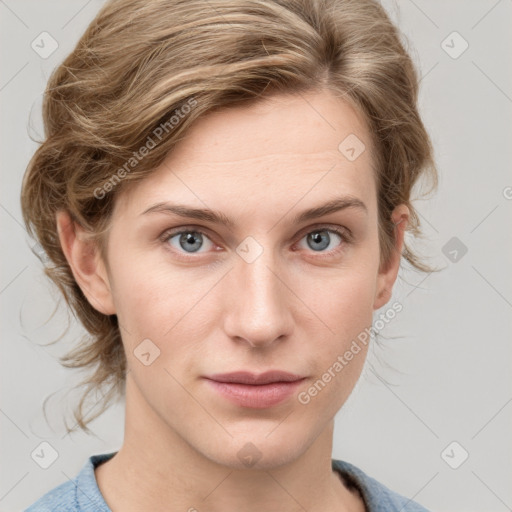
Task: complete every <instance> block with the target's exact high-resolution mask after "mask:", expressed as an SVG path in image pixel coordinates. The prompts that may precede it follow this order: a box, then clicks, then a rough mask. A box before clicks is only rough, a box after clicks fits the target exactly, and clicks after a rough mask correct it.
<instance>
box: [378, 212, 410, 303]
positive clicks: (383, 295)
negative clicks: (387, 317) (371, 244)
mask: <svg viewBox="0 0 512 512" xmlns="http://www.w3.org/2000/svg"><path fill="white" fill-rule="evenodd" d="M391 218H392V220H393V224H394V225H395V247H394V250H393V254H392V255H391V257H390V260H389V262H388V264H387V265H386V267H385V268H384V269H380V270H379V274H378V276H377V287H376V293H375V300H374V304H373V309H380V308H381V307H382V306H384V305H385V304H387V303H388V302H389V300H390V299H391V295H392V292H393V286H394V284H395V281H396V278H397V276H398V270H399V269H400V259H401V255H402V247H403V243H404V235H405V230H406V228H407V222H408V220H409V208H407V206H406V205H404V204H401V205H398V206H397V207H396V208H395V209H394V210H393V213H392V215H391Z"/></svg>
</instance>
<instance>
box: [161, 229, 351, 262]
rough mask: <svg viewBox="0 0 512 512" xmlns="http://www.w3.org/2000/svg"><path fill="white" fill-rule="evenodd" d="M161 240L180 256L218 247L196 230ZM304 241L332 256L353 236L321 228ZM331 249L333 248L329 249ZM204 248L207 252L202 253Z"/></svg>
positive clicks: (310, 233) (167, 235)
mask: <svg viewBox="0 0 512 512" xmlns="http://www.w3.org/2000/svg"><path fill="white" fill-rule="evenodd" d="M333 234H334V237H333V236H332V235H333ZM333 239H334V240H333ZM161 240H162V242H163V243H164V244H167V245H170V246H171V247H172V248H173V250H174V251H176V252H177V253H178V254H180V253H181V254H184V253H185V254H194V253H198V254H201V253H205V252H208V251H209V250H211V249H212V248H214V247H216V245H215V244H214V243H213V242H212V241H211V240H210V238H209V237H208V236H207V235H206V233H205V232H204V231H202V230H200V229H195V228H188V229H187V228H180V229H179V230H174V231H173V230H171V231H167V232H165V233H164V234H163V235H162V237H161ZM303 240H306V243H307V247H306V249H308V248H309V249H310V250H311V251H312V252H314V253H319V256H323V255H326V256H330V255H334V254H337V253H338V252H339V251H341V250H343V248H344V247H345V245H346V244H348V243H350V241H351V234H350V233H349V232H348V230H345V229H340V228H337V227H329V228H327V227H320V228H317V229H314V230H310V231H309V232H307V233H306V235H305V236H303V237H302V238H301V239H300V242H302V241H303ZM205 246H206V247H205ZM329 247H331V248H330V249H329ZM203 248H205V249H206V250H205V251H200V250H201V249H203ZM326 249H328V250H326ZM185 257H187V256H185Z"/></svg>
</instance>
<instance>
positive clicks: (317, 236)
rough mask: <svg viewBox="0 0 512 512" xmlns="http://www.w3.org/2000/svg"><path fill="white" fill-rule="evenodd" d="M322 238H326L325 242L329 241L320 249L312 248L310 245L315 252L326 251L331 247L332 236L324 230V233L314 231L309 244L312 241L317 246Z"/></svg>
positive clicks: (309, 238) (310, 235)
mask: <svg viewBox="0 0 512 512" xmlns="http://www.w3.org/2000/svg"><path fill="white" fill-rule="evenodd" d="M322 236H323V238H324V241H325V240H326V239H327V242H326V243H323V244H321V247H320V248H318V247H311V245H310V247H311V248H312V249H313V250H322V249H325V248H326V247H329V241H330V236H329V234H328V232H327V231H325V230H323V231H313V232H312V233H310V234H309V235H308V244H309V242H310V241H313V243H315V244H316V243H319V242H321V239H322Z"/></svg>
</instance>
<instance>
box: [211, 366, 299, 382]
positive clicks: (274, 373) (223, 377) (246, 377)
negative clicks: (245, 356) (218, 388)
mask: <svg viewBox="0 0 512 512" xmlns="http://www.w3.org/2000/svg"><path fill="white" fill-rule="evenodd" d="M205 378H207V379H209V380H214V381H216V382H226V383H235V384H252V385H260V384H270V383H274V382H295V381H298V380H301V379H303V378H304V377H303V376H302V375H296V374H294V373H289V372H285V371H282V370H269V371H267V372H264V373H260V374H256V373H251V372H246V371H239V372H230V373H216V374H214V375H208V376H206V377H205Z"/></svg>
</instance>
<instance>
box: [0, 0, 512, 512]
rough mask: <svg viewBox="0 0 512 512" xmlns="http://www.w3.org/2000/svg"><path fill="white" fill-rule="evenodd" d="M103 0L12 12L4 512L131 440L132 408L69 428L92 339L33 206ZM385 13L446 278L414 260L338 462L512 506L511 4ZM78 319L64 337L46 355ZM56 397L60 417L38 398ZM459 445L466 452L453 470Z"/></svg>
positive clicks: (4, 206)
mask: <svg viewBox="0 0 512 512" xmlns="http://www.w3.org/2000/svg"><path fill="white" fill-rule="evenodd" d="M102 3H103V2H102V1H99V0H89V1H88V2H87V1H83V0H81V1H78V0H68V1H66V2H63V1H61V2H57V1H49V0H33V1H28V0H25V1H18V2H15V1H14V0H3V1H2V0H0V16H1V18H0V27H1V32H0V34H1V35H0V37H1V45H0V52H1V57H2V61H1V68H0V70H1V71H0V72H1V76H0V106H1V112H2V123H1V136H0V141H1V163H2V167H1V185H2V186H1V191H0V222H1V237H2V240H1V248H2V265H1V273H0V300H1V322H2V324H1V325H2V330H1V333H2V336H1V343H2V348H1V353H2V358H1V369H0V379H1V384H0V385H1V388H0V389H1V392H2V393H1V408H0V428H1V433H2V435H1V442H0V443H1V444H0V450H1V453H0V460H1V461H2V464H1V467H0V475H1V477H0V510H1V511H4V512H6V511H18V510H22V509H24V508H25V507H27V506H28V505H29V504H31V503H32V502H33V501H35V500H36V499H37V498H39V497H40V496H41V495H42V494H43V493H45V492H47V491H48V490H50V489H51V488H53V487H55V486H56V485H58V484H60V483H62V482H64V481H67V479H68V478H73V477H74V476H75V475H76V474H77V472H78V471H79V470H80V469H81V467H82V466H83V464H84V462H85V460H86V459H87V458H88V457H89V456H90V455H92V454H96V453H104V452H109V451H114V450H117V449H119V447H120V445H121V443H122V438H123V412H124V410H123V406H122V404H118V405H116V406H115V407H113V408H112V409H111V410H109V411H108V412H107V413H105V414H104V415H103V416H102V417H100V418H99V419H97V420H96V421H95V422H94V423H93V424H92V426H91V428H93V430H94V432H95V433H96V437H94V436H90V437H89V436H86V435H85V434H81V433H80V432H77V433H76V434H73V435H71V436H69V435H65V430H64V427H63V424H62V420H61V416H62V415H63V414H67V417H68V418H69V420H68V422H70V423H71V416H70V407H71V406H72V405H73V403H74V401H75V400H77V398H78V395H77V394H76V393H74V394H73V393H68V390H69V389H70V388H71V386H72V385H73V384H76V383H78V381H79V380H80V379H81V378H82V377H83V374H78V375H77V374H76V373H74V372H73V371H71V370H66V369H63V368H61V367H60V365H59V363H58V361H57V357H58V355H60V354H62V353H63V352H64V351H65V349H66V348H69V347H70V346H71V344H72V343H73V341H74V340H76V338H77V336H78V335H79V334H80V333H81V329H80V327H79V326H78V325H76V323H75V322H74V320H73V319H72V318H69V315H68V314H67V313H66V311H65V308H64V307H60V308H59V309H58V310H57V312H56V313H55V315H54V316H53V317H52V318H51V320H48V318H49V316H50V315H51V313H52V311H53V310H54V308H55V305H56V304H58V302H59V301H60V298H59V295H58V293H57V291H56V290H54V289H53V288H51V287H50V285H49V284H48V283H47V281H46V278H45V276H44V275H43V273H42V270H41V268H42V267H41V263H40V262H39V260H38V259H37V258H36V257H35V256H34V255H33V254H32V252H31V251H30V246H32V245H33V243H34V242H33V241H31V240H30V239H29V237H28V235H27V234H26V232H25V230H24V228H23V226H22V222H21V212H20V205H19V191H20V185H21V180H22V175H23V172H24V170H25V167H26V165H27V163H28V161H29V158H30V156H31V155H32V153H33V152H34V150H35V149H36V147H37V146H36V144H35V143H34V142H32V141H31V140H30V137H29V133H31V134H32V135H33V136H35V137H41V136H42V127H41V119H40V108H41V94H42V92H43V90H44V87H45V83H46V80H47V78H48V76H49V74H50V72H51V70H52V69H53V68H54V67H55V66H56V65H57V64H58V63H60V62H61V61H62V60H63V58H64V57H65V56H66V55H67V53H68V52H69V51H71V49H72V47H73V46H74V44H75V43H76V41H77V40H78V38H79V36H80V35H81V33H82V32H83V30H84V29H85V28H86V26H87V25H88V23H89V22H90V20H91V19H92V18H93V16H94V15H95V14H96V12H97V11H98V9H99V8H100V6H101V5H102ZM384 5H385V7H386V8H387V9H388V12H389V13H390V14H391V16H392V18H393V19H394V20H395V21H396V22H397V23H398V25H399V27H400V29H401V30H402V32H403V33H404V35H405V37H406V38H407V42H408V43H407V44H408V47H409V50H410V51H411V53H412V55H413V57H414V60H415V62H416V63H417V65H418V67H419V69H420V72H421V75H422V77H423V78H422V81H421V96H420V105H421V112H422V115H423V118H424V121H425V124H426V126H427V129H428V130H429V132H430V133H431V136H432V139H433V143H434V146H435V151H436V160H437V163H438V167H439V172H440V175H441V176H440V177H441V181H440V187H439V191H438V193H437V195H435V196H434V197H433V198H432V199H429V200H427V201H420V202H418V203H417V205H418V208H419V211H420V213H421V216H422V223H423V226H424V229H425V235H426V236H425V239H424V240H423V241H422V242H421V243H417V244H416V247H417V248H419V249H420V250H422V251H424V253H425V254H427V255H430V257H431V263H433V264H435V265H438V266H441V267H443V268H444V270H443V271H442V272H440V273H437V274H428V275H423V274H419V273H417V272H412V271H410V270H409V269H408V267H406V266H404V268H403V271H402V272H401V275H400V277H399V281H398V283H397V285H396V287H395V290H394V297H393V299H392V300H391V301H390V303H389V304H391V303H392V302H393V301H394V300H399V301H400V302H401V303H402V304H403V305H404V309H403V311H402V312H401V313H400V314H398V315H397V316H396V318H395V319H394V320H393V321H392V322H390V324H389V325H388V326H387V327H386V328H385V329H384V330H383V331H382V335H383V336H382V338H383V339H382V348H379V347H378V346H376V348H375V351H374V353H372V354H371V356H370V361H369V363H372V366H370V364H368V365H367V366H366V367H365V372H364V376H363V377H362V379H361V380H360V382H359V384H358V386H357V388H356V391H355V392H354V394H353V395H352V397H351V399H350V400H349V402H348V403H347V405H346V407H344V408H343V409H342V410H341V411H340V413H339V414H338V416H337V419H336V430H335V438H334V448H333V456H334V457H335V458H342V459H345V460H348V461H350V462H352V463H354V464H356V465H358V466H359V467H361V468H362V469H363V470H365V471H366V472H368V473H369V474H370V475H372V476H374V477H375V478H377V479H378V480H380V481H381V482H383V483H384V484H386V485H388V486H389V487H391V488H392V489H394V490H396V491H397V492H400V493H401V494H404V495H405V496H408V497H410V498H414V499H415V500H417V501H419V502H421V503H422V504H423V505H424V506H426V507H427V508H430V509H432V510H437V511H450V512H456V511H464V512H469V511H486V512H489V511H497V512H499V511H505V510H512V486H511V485H510V482H512V465H511V460H512V436H511V435H510V425H511V419H512V404H511V402H512V386H511V383H512V372H511V365H512V357H511V356H512V354H511V353H512V344H511V343H510V341H511V333H512V325H511V320H510V319H511V307H512V280H511V271H510V262H511V261H512V241H511V238H512V237H511V235H510V233H511V227H512V226H511V224H512V222H511V220H512V217H511V211H512V199H510V198H511V197H512V188H507V187H512V174H511V172H510V162H511V160H512V159H511V156H512V150H511V147H512V138H511V131H512V129H511V122H510V121H511V110H512V68H511V66H510V56H511V54H512V52H511V46H512V39H511V38H510V29H511V27H512V23H511V17H512V1H511V0H499V1H496V0H485V1H484V0H482V1H467V0H457V1H450V2H443V1H430V2H429V1H426V0H415V1H412V0H403V1H400V2H396V1H386V2H384ZM43 31H47V32H49V33H50V34H51V35H52V37H53V38H54V39H55V40H56V41H57V42H58V45H59V46H58V49H57V50H56V51H55V52H54V53H53V54H52V55H51V56H49V57H48V58H46V59H45V58H42V57H41V56H40V55H38V54H37V53H36V52H35V51H34V50H33V49H32V48H31V42H32V41H33V40H34V39H36V37H38V36H39V34H40V33H41V32H43ZM454 31H456V32H458V33H459V34H460V35H461V36H462V38H464V40H465V41H467V43H468V44H469V47H468V48H467V50H466V51H465V52H464V53H462V54H461V55H458V56H457V58H453V52H456V53H458V52H460V50H461V49H462V44H463V41H462V40H461V39H460V38H458V36H453V35H452V36H450V37H448V39H446V38H447V36H449V35H450V34H452V32H454ZM444 40H446V42H445V43H444V44H443V43H442V42H443V41H444ZM446 45H449V46H451V47H452V48H451V49H449V48H447V47H446ZM445 49H448V50H449V51H451V52H452V56H450V55H449V54H448V53H447V52H446V51H445ZM453 237H456V238H457V240H456V241H455V242H453V241H452V242H450V243H451V244H453V243H456V244H458V245H459V247H462V245H461V244H463V246H465V247H466V248H467V253H466V254H464V255H463V256H462V257H461V254H462V252H461V251H460V250H459V251H458V253H457V258H456V259H455V261H453V260H454V254H455V253H451V254H450V252H449V251H451V250H452V249H453V247H455V246H453V247H452V246H451V245H450V244H449V241H450V240H451V239H452V238H453ZM447 244H448V245H447ZM506 262H507V263H508V264H506ZM385 308H386V307H384V308H383V311H384V309H385ZM378 313H379V312H377V314H376V318H378ZM68 325H69V330H68V331H67V333H65V334H64V336H63V338H62V340H61V341H60V342H58V343H56V344H55V345H51V346H47V347H45V346H43V345H42V344H45V343H49V342H51V341H53V340H54V339H55V338H57V337H58V336H59V335H61V334H63V333H64V331H65V329H66V327H67V326H68ZM384 337H385V338H387V339H385V338H384ZM372 367H373V368H375V372H374V371H372ZM50 395H51V400H50V401H49V407H48V411H49V418H48V423H46V421H45V419H44V416H43V413H42V407H41V404H42V401H43V400H44V399H45V398H47V397H48V396H50ZM91 407H94V403H92V404H91ZM44 441H46V442H48V443H50V444H51V445H52V446H53V448H54V449H55V450H56V451H57V452H58V458H57V459H56V460H55V462H54V463H53V464H52V465H51V466H50V467H49V468H48V469H42V468H41V467H40V466H39V465H38V464H36V463H35V462H34V460H33V459H32V457H31V453H33V452H34V450H36V449H37V448H38V446H39V445H40V443H41V442H44ZM453 441H456V442H457V443H459V445H457V447H456V448H455V449H454V450H453V451H452V450H451V449H448V451H447V452H444V453H445V456H444V459H443V457H442V455H441V454H442V452H443V451H444V450H445V448H446V447H447V446H448V445H449V444H450V443H452V442H453ZM459 446H460V447H459ZM462 450H465V451H467V453H468V454H469V457H468V459H467V460H466V461H465V462H464V463H463V464H461V465H460V467H458V468H457V469H452V468H451V467H450V466H449V465H448V464H447V462H446V461H445V460H449V461H450V462H451V464H452V465H456V464H457V463H458V462H460V461H461V460H462V459H461V454H463V453H464V452H462ZM446 454H448V456H447V455H446Z"/></svg>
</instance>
